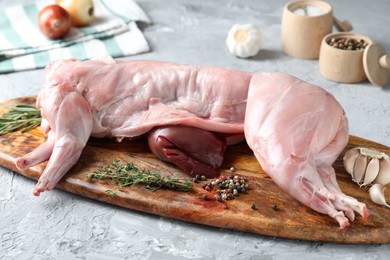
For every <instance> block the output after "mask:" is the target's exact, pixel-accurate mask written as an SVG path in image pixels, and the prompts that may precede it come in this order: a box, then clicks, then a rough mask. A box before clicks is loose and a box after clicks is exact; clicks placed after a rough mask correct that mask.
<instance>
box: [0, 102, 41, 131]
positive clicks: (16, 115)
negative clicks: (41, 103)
mask: <svg viewBox="0 0 390 260" xmlns="http://www.w3.org/2000/svg"><path fill="white" fill-rule="evenodd" d="M41 120H42V117H41V111H40V110H39V109H37V108H35V107H33V106H28V105H16V106H15V107H13V108H11V109H10V111H8V112H7V113H5V114H3V115H2V116H1V117H0V135H3V134H5V133H8V132H13V131H17V130H19V129H23V130H22V133H25V132H27V131H29V130H31V129H33V128H35V127H37V126H38V125H40V123H41Z"/></svg>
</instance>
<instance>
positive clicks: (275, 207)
mask: <svg viewBox="0 0 390 260" xmlns="http://www.w3.org/2000/svg"><path fill="white" fill-rule="evenodd" d="M271 207H272V209H273V210H275V211H278V210H279V207H278V205H276V204H272V206H271Z"/></svg>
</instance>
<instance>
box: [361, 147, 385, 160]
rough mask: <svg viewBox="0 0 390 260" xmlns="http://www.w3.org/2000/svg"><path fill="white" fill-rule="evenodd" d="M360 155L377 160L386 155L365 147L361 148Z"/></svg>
mask: <svg viewBox="0 0 390 260" xmlns="http://www.w3.org/2000/svg"><path fill="white" fill-rule="evenodd" d="M360 153H361V154H362V155H364V156H366V157H371V158H377V159H381V158H382V157H383V155H384V153H381V152H379V151H377V150H375V149H372V148H365V147H362V148H360Z"/></svg>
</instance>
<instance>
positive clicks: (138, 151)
mask: <svg viewBox="0 0 390 260" xmlns="http://www.w3.org/2000/svg"><path fill="white" fill-rule="evenodd" d="M16 104H30V105H33V104H35V97H23V98H18V99H13V100H9V101H6V102H3V103H0V114H3V113H4V112H6V111H7V107H12V106H15V105H16ZM44 141H45V137H44V135H43V134H42V132H41V131H40V128H36V129H33V130H31V131H29V132H28V133H24V134H22V133H21V132H13V133H8V134H5V135H3V136H0V164H1V165H3V166H4V167H6V168H9V169H11V170H13V171H16V172H18V170H17V169H16V168H15V165H14V162H15V159H16V158H17V157H20V156H22V155H24V154H26V153H28V152H30V151H32V150H33V149H34V148H36V147H37V146H38V145H39V144H41V143H42V142H44ZM355 146H365V147H373V148H376V149H378V150H381V151H383V152H386V153H390V148H389V147H386V146H383V145H381V144H378V143H374V142H371V141H369V140H365V139H362V138H359V137H354V136H351V137H350V141H349V144H348V147H347V148H346V149H350V148H352V147H355ZM343 154H344V152H343V153H342V154H341V155H340V158H339V159H338V160H337V161H336V162H335V164H334V167H335V169H336V172H337V179H338V181H339V184H340V187H341V189H342V190H343V191H344V192H345V193H346V194H348V195H352V196H354V197H355V198H357V199H358V200H360V201H362V202H364V203H366V204H367V206H368V207H369V208H370V210H372V215H371V216H370V217H369V218H368V219H366V220H364V219H362V218H361V217H360V216H357V218H356V220H355V221H354V222H353V223H352V224H351V226H350V227H348V228H346V229H344V230H340V229H339V228H338V224H337V222H336V221H335V220H333V219H332V218H330V217H329V216H326V215H322V214H319V213H317V212H315V211H313V210H311V209H309V208H307V207H305V206H303V205H302V204H300V203H299V202H298V201H296V200H295V199H293V198H292V197H290V196H289V195H288V194H287V193H285V192H284V191H282V190H281V189H280V188H279V187H278V186H276V185H275V184H274V182H273V181H272V180H271V179H270V177H269V176H268V175H267V174H266V173H265V172H264V171H263V170H262V169H261V167H260V166H259V164H258V162H257V161H256V159H255V157H254V156H253V154H252V152H251V150H250V149H249V148H248V146H247V145H246V144H245V143H243V144H239V145H234V146H231V147H229V148H228V150H227V153H226V158H225V161H224V165H223V167H222V170H223V172H222V174H231V172H230V168H231V167H234V168H235V172H234V173H235V174H238V175H240V176H244V177H246V178H247V179H248V184H249V185H250V188H249V191H248V193H247V194H242V195H240V196H239V197H238V198H235V199H233V200H228V201H224V202H217V201H215V200H214V199H211V200H209V201H205V200H204V199H203V198H202V197H203V195H204V194H208V195H209V196H210V197H211V196H212V194H213V193H211V192H207V191H205V190H204V189H202V184H203V183H205V182H201V183H194V190H193V191H191V192H176V191H170V190H163V189H160V190H157V191H151V190H148V189H145V188H144V187H143V186H142V185H137V186H132V187H127V188H122V189H121V190H117V188H116V186H115V185H114V184H113V183H110V182H109V181H98V180H88V179H87V178H86V177H85V176H84V173H90V172H92V171H94V170H97V169H98V168H100V167H102V166H105V165H107V164H110V163H111V162H112V161H113V160H116V159H119V160H121V161H123V162H129V161H130V162H133V163H134V164H135V165H137V166H138V167H141V168H146V169H149V170H151V171H153V172H157V173H159V174H161V175H164V176H168V175H174V176H180V177H187V176H186V175H185V174H184V173H182V172H181V171H180V170H178V169H177V168H175V167H173V166H171V165H169V164H167V163H164V162H162V161H160V160H159V159H157V158H156V157H155V156H154V155H153V154H152V153H151V152H150V151H149V149H148V147H147V145H146V143H145V142H143V141H142V140H135V141H134V140H133V141H130V140H124V141H122V142H121V143H117V142H116V141H114V140H110V139H96V138H91V139H90V141H89V142H88V144H87V147H86V148H85V149H84V151H83V153H82V155H81V158H80V159H79V161H78V163H77V164H76V165H75V166H74V167H73V168H72V169H71V170H70V171H69V172H68V173H67V174H66V175H65V176H64V177H63V178H62V180H61V181H60V182H59V183H58V185H57V186H56V187H57V188H59V189H62V190H65V191H68V192H71V193H74V194H77V195H80V196H83V197H87V198H91V199H95V200H99V201H103V202H106V203H111V204H114V205H117V206H120V207H124V208H128V209H131V210H137V211H142V212H147V213H151V214H155V215H159V216H164V217H169V218H174V219H178V220H182V221H187V222H192V223H198V224H202V225H208V226H213V227H221V228H227V229H233V230H240V231H244V232H251V233H256V234H261V235H268V236H276V237H284V238H291V239H300V240H311V241H322V242H337V243H351V244H363V243H364V244H380V243H389V242H390V221H389V219H390V209H387V208H385V207H383V206H379V205H376V204H374V203H372V202H371V201H370V199H369V194H368V188H359V187H358V186H357V185H356V184H355V183H354V182H352V180H351V178H350V176H349V175H348V174H347V173H346V171H345V170H344V167H343V165H342V156H343ZM44 167H45V163H42V164H40V165H37V166H35V167H33V168H31V169H29V170H27V171H23V172H19V173H20V174H22V175H24V176H26V177H28V178H31V179H35V180H37V179H38V178H39V176H40V174H41V173H42V171H43V169H44ZM188 178H189V177H188ZM1 185H4V184H0V186H1ZM109 189H111V190H114V191H115V192H116V194H117V196H115V197H113V196H110V195H108V194H107V193H106V190H109ZM31 192H32V190H31ZM49 192H55V191H49ZM31 196H33V195H32V193H31ZM386 198H387V200H388V201H390V196H389V195H387V197H386ZM37 199H39V198H37ZM10 203H11V202H10ZM253 204H255V205H256V209H255V210H254V209H252V208H251V206H252V205H253ZM273 205H277V210H275V209H274V208H273Z"/></svg>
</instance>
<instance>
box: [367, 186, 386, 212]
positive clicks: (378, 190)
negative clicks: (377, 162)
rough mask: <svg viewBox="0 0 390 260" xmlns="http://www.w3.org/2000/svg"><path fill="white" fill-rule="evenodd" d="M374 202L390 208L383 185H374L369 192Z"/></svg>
mask: <svg viewBox="0 0 390 260" xmlns="http://www.w3.org/2000/svg"><path fill="white" fill-rule="evenodd" d="M369 192H370V198H371V200H372V201H373V202H375V203H377V204H379V205H383V206H386V207H388V208H390V206H389V204H387V203H386V199H385V187H384V186H383V185H382V184H374V185H372V187H371V188H370V190H369Z"/></svg>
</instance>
